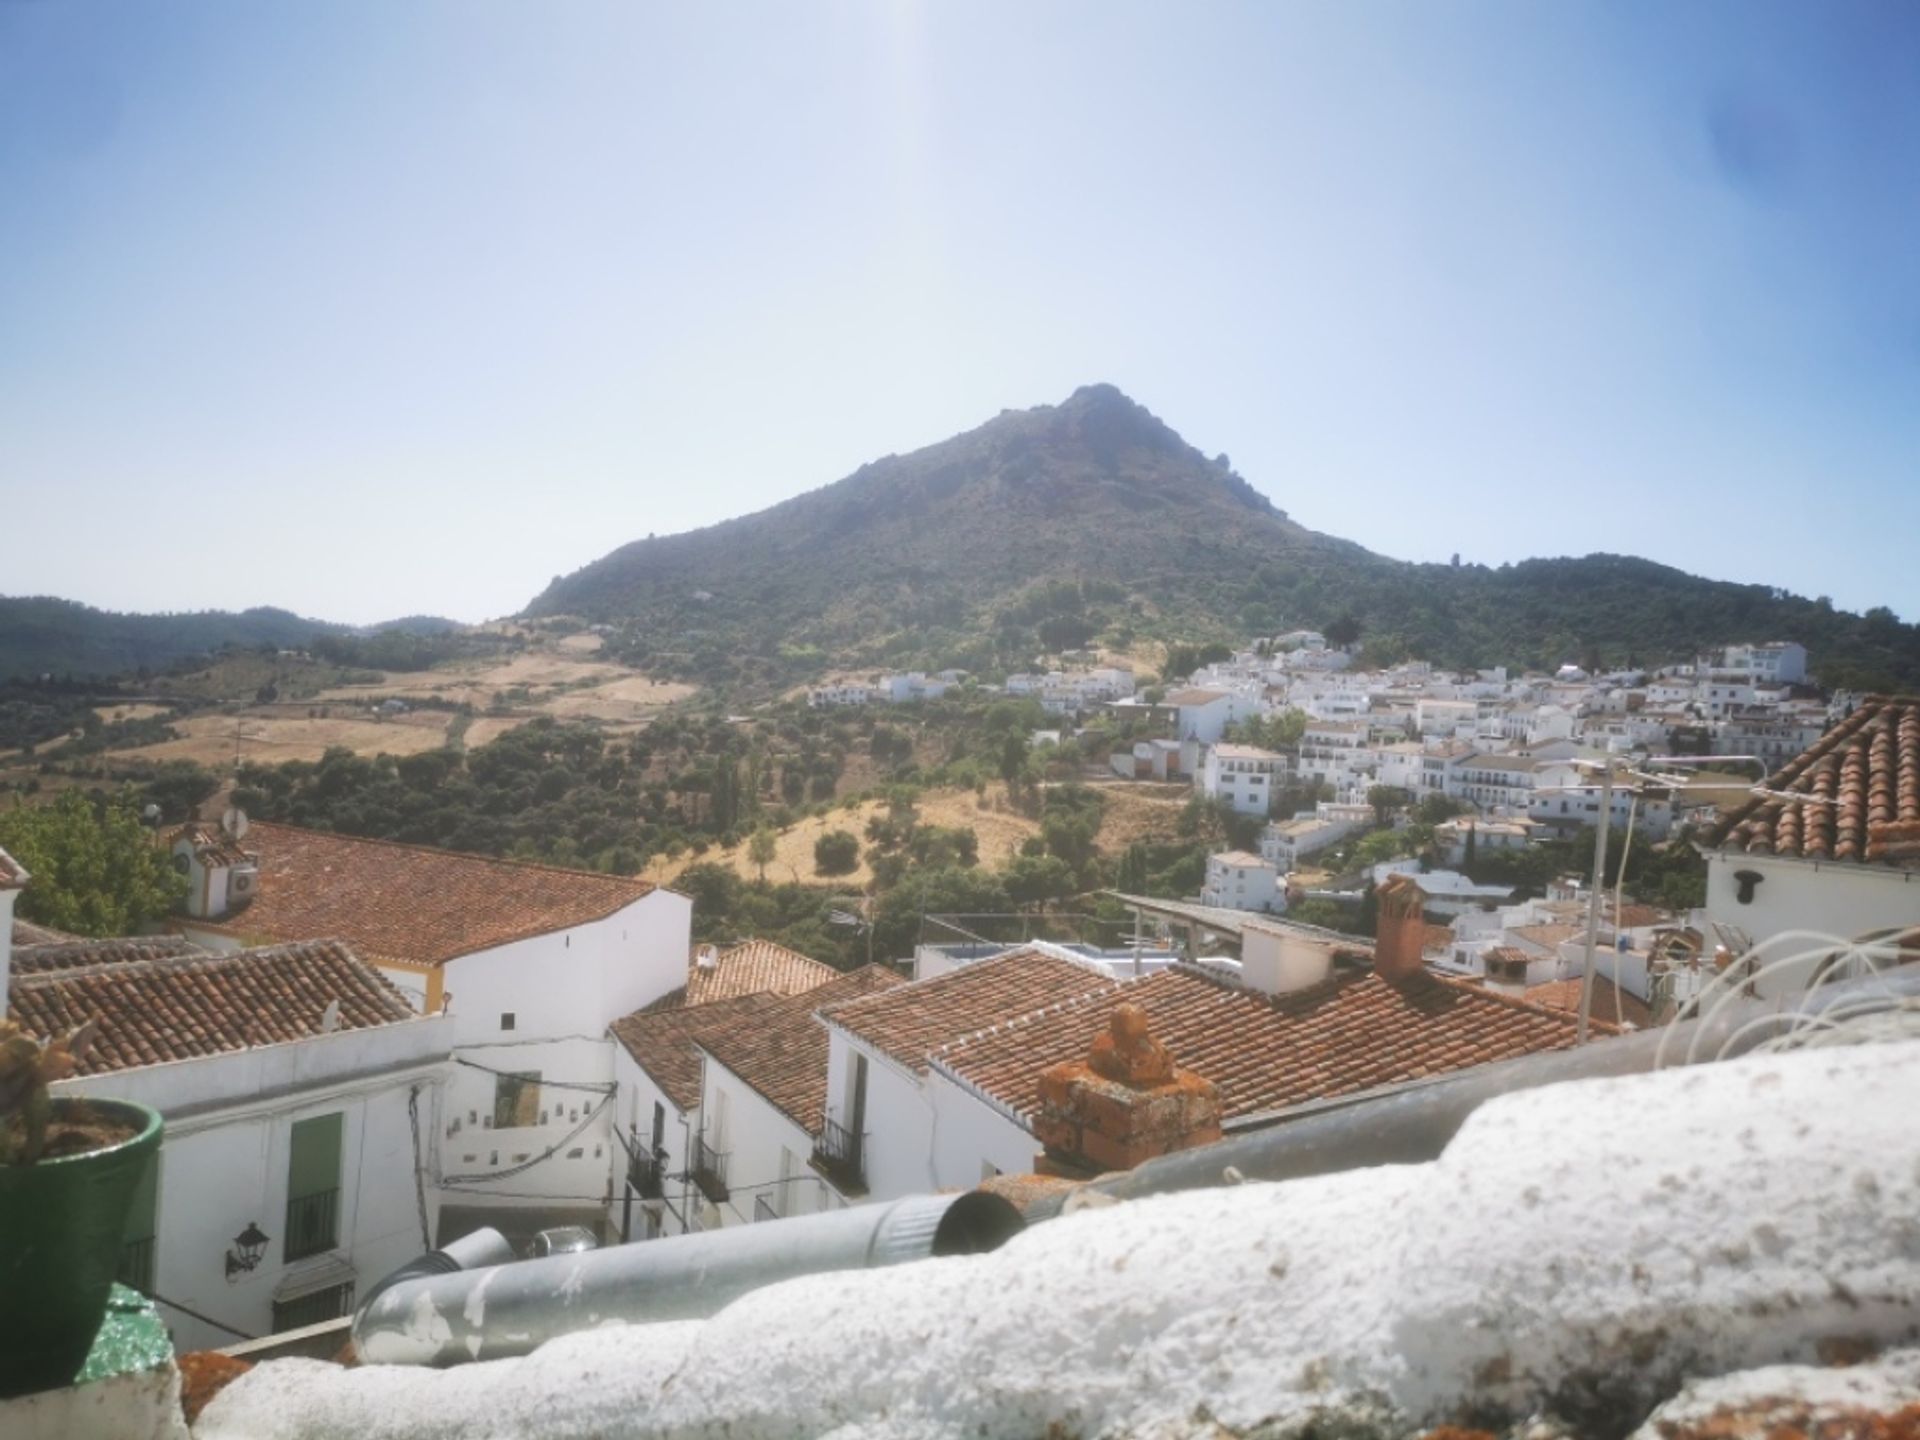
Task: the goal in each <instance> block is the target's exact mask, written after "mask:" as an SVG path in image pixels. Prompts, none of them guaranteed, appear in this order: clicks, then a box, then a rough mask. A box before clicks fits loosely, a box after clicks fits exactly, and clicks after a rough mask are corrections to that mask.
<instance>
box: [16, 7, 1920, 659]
mask: <svg viewBox="0 0 1920 1440" xmlns="http://www.w3.org/2000/svg"><path fill="white" fill-rule="evenodd" d="M0 185H3V186H4V187H5V193H6V194H7V195H8V197H9V200H10V202H11V203H10V204H9V205H8V206H7V207H6V208H5V210H4V211H0V504H4V511H3V512H0V513H4V515H5V517H6V524H5V531H6V533H7V534H8V535H9V536H10V537H22V536H24V537H30V540H29V543H27V544H25V545H22V544H20V543H19V542H18V541H17V540H16V543H15V544H14V545H13V546H10V547H9V550H8V554H7V559H6V562H5V569H4V571H0V593H5V594H10V595H24V594H53V595H58V596H62V597H64V598H70V599H75V600H80V601H83V602H86V603H88V604H94V605H99V606H102V607H104V608H110V609H116V610H138V611H161V610H168V611H182V610H199V609H209V608H220V609H236V610H237V609H243V608H247V607H249V606H252V605H263V604H264V605H275V606H280V607H283V608H286V609H290V610H294V611H297V612H299V613H301V614H305V615H309V616H312V617H314V618H317V619H325V620H339V621H345V622H349V623H369V622H374V621H379V620H385V619H391V618H394V617H397V616H402V615H407V614H445V615H448V616H450V617H452V618H455V619H460V620H479V619H483V618H489V617H492V616H497V615H503V614H508V613H512V612H514V611H517V610H518V609H519V608H521V607H522V606H524V605H525V604H526V603H527V602H528V601H529V600H531V599H532V598H533V597H534V595H536V594H537V593H538V592H539V591H540V590H541V589H542V588H543V587H544V586H545V585H546V584H547V582H548V580H549V579H550V578H551V577H552V576H553V575H555V574H558V573H565V572H569V571H572V570H575V569H577V568H579V567H580V566H582V565H584V564H587V563H588V562H590V561H592V560H594V559H596V558H598V557H599V556H600V555H602V554H604V553H606V552H607V551H608V550H611V549H613V548H615V547H616V546H618V545H620V544H624V543H626V542H628V541H630V540H636V539H640V538H643V537H645V536H646V535H648V534H649V533H657V534H668V533H676V532H679V531H684V530H688V529H694V528H698V527H699V526H702V525H706V524H711V523H715V522H718V521H721V520H724V519H728V518H731V517H733V516H735V515H739V514H745V513H749V512H752V511H757V510H761V509H764V508H766V507H767V506H769V505H771V504H774V503H777V502H778V501H780V500H782V499H786V498H788V497H790V496H792V495H794V494H798V493H801V492H803V491H806V490H811V489H814V488H817V487H819V486H821V485H824V484H827V483H829V482H831V481H833V480H836V479H839V478H842V477H843V476H845V475H848V474H850V473H852V472H853V471H854V470H856V469H857V468H858V467H859V466H860V465H861V464H863V463H865V462H867V461H869V460H873V459H877V458H879V457H880V456H882V455H885V454H888V453H905V452H907V451H910V450H914V449H918V448H920V447H922V446H924V445H928V444H933V443H937V442H938V441H940V440H943V439H945V438H947V437H949V436H951V435H954V434H958V433H961V432H963V431H966V430H969V429H972V428H974V427H975V426H977V425H979V424H981V423H984V422H985V421H986V420H988V419H990V418H991V417H992V416H993V415H995V414H996V413H998V412H999V411H1000V410H1002V409H1008V408H1012V409H1022V408H1027V407H1030V406H1033V405H1038V404H1057V403H1059V402H1060V401H1061V400H1063V399H1065V398H1066V396H1067V395H1068V394H1070V393H1071V392H1072V391H1073V390H1074V389H1075V388H1077V387H1079V386H1081V385H1084V384H1090V383H1096V382H1107V383H1112V384H1115V385H1117V386H1119V387H1120V388H1121V389H1122V390H1124V391H1125V392H1126V393H1127V394H1128V395H1130V396H1131V397H1132V398H1133V399H1135V400H1137V401H1138V402H1140V403H1141V404H1143V405H1145V406H1146V407H1147V408H1148V409H1150V410H1151V411H1153V412H1154V413H1155V414H1156V415H1157V416H1159V417H1160V418H1161V419H1162V420H1164V421H1165V422H1166V423H1167V424H1169V425H1170V426H1172V427H1173V428H1174V429H1175V430H1177V431H1179V432H1180V433H1181V434H1182V435H1183V436H1184V437H1185V438H1186V439H1187V440H1188V441H1189V442H1191V443H1192V444H1193V445H1195V446H1196V447H1198V448H1199V449H1201V450H1203V451H1205V452H1206V453H1208V454H1213V453H1216V452H1220V451H1225V452H1227V453H1228V454H1230V455H1231V456H1232V458H1233V462H1234V465H1235V468H1236V469H1237V470H1238V471H1239V472H1240V473H1241V474H1242V475H1244V476H1245V477H1246V478H1247V480H1248V481H1249V482H1250V483H1251V484H1252V485H1253V486H1254V487H1255V488H1256V489H1258V490H1259V491H1261V492H1262V493H1263V494H1266V495H1268V496H1269V497H1271V498H1272V500H1273V501H1274V503H1275V504H1276V505H1278V506H1279V507H1281V508H1282V509H1284V510H1286V511H1287V512H1288V513H1289V514H1290V515H1291V516H1292V517H1293V518H1294V519H1296V520H1298V521H1299V522H1301V523H1302V524H1305V525H1309V526H1311V527H1313V528H1314V529H1317V530H1322V531H1326V532H1329V533H1331V534H1334V535H1338V536H1341V537H1343V538H1346V539H1351V540H1354V541H1357V542H1359V543H1360V544H1362V545H1365V546H1367V547H1368V548H1369V549H1373V550H1376V551H1378V552H1380V553H1382V554H1386V555H1390V556H1394V557H1396V558H1400V559H1408V560H1420V561H1445V560H1446V559H1447V558H1448V557H1449V556H1450V555H1451V554H1452V553H1454V552H1456V551H1457V552H1459V554H1460V555H1461V557H1462V559H1463V560H1465V561H1469V562H1478V563H1485V564H1490V565H1498V564H1501V563H1504V562H1508V561H1517V560H1521V559H1526V558H1531V557H1535V556H1548V555H1562V554H1576V555H1577V554H1585V553H1589V552H1592V551H1602V550H1603V551H1617V552H1625V553H1633V554H1640V555H1645V556H1647V557H1648V558H1650V559H1654V560H1657V561H1661V562H1663V563H1667V564H1671V565H1676V566H1678V567H1680V568H1682V569H1685V570H1688V571H1692V572H1694V573H1698V574H1703V575H1708V576H1712V577H1715V578H1722V579H1730V580H1737V581H1743V582H1753V583H1765V584H1771V585H1778V586H1783V587H1786V588H1788V589H1790V590H1793V591H1795V592H1796V593H1801V594H1807V595H1817V594H1826V595H1830V596H1832V598H1833V599H1834V601H1835V602H1836V603H1837V604H1839V605H1841V606H1842V607H1844V608H1847V609H1851V610H1861V609H1865V608H1867V607H1870V606H1873V605H1888V606H1891V607H1892V608H1893V609H1894V610H1896V611H1897V612H1898V613H1900V614H1901V615H1902V616H1903V617H1904V618H1908V619H1913V618H1916V617H1920V578H1916V577H1915V575H1914V574H1913V572H1912V569H1911V566H1910V564H1909V563H1908V560H1907V555H1906V551H1907V548H1908V546H1907V538H1908V537H1909V536H1910V535H1912V534H1913V533H1916V531H1920V483H1915V482H1916V481H1920V475H1916V474H1915V469H1916V457H1920V199H1916V197H1920V12H1915V11H1913V10H1912V9H1911V8H1909V7H1904V6H1901V5H1896V4H1890V3H1889V4H1875V3H1865V0H1863V3H1854V4H1843V5H1836V6H1833V7H1826V8H1823V9H1821V10H1819V11H1817V12H1812V11H1807V10H1805V9H1803V8H1801V7H1795V6H1790V5H1775V4H1700V5H1695V6H1690V7H1687V8H1685V9H1683V10H1675V9H1672V8H1669V7H1660V6H1654V5H1650V4H1643V5H1622V6H1605V5H1583V6H1573V5H1568V6H1561V7H1551V8H1549V7H1539V6H1531V5H1522V4H1515V3H1485V4H1480V5H1476V6H1473V7H1470V8H1468V7H1459V8H1454V9H1449V10H1445V11H1442V10H1437V9H1434V8H1431V7H1422V6H1415V5H1411V4H1407V5H1397V4H1385V3H1382V4H1377V5H1369V6H1366V7H1341V8H1338V9H1334V8H1331V7H1328V8H1315V7H1308V6H1305V5H1297V6H1289V7H1283V8H1275V7H1254V6H1240V5H1225V4H1222V5H1212V6H1205V7H1171V6H1141V5H1129V4H1121V5H1093V4H1084V3H1072V4H1061V5H1058V6H1050V7H1046V8H1044V9H1041V10H1032V9H1027V8H1023V7H1016V6H1012V5H1006V4H988V5H982V6H972V7H967V8H965V9H959V8H936V7H932V6H928V5H922V4H915V3H902V4H899V5H893V6H887V7H872V8H867V7H857V6H825V7H808V8H806V9H798V8H790V7H779V6H772V5H749V6H745V7H742V8H739V9H733V10H729V11H726V12H711V11H706V10H702V11H697V12H696V11H676V10H666V9H652V8H645V9H642V8H628V7H619V6H611V5H607V6H599V5H581V6H573V7H568V8H567V9H565V10H563V11H551V10H531V9H524V8H519V7H512V6H505V5H486V4H473V5H451V4H445V5H442V4H423V5H408V6H394V5H388V4H373V3H365V0H358V3H349V0H342V3H338V4H334V5H330V6H327V7H324V8H323V7H311V8H293V7H271V8H269V7H256V6H248V5H243V4H238V3H231V0H205V3H181V4H171V5H148V6H133V5H116V4H101V5H97V6H89V7H76V6H57V5H42V6H35V5H15V6H5V7H0Z"/></svg>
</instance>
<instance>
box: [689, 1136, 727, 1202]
mask: <svg viewBox="0 0 1920 1440" xmlns="http://www.w3.org/2000/svg"><path fill="white" fill-rule="evenodd" d="M731 1156H732V1152H731V1151H727V1150H715V1149H714V1148H713V1146H711V1145H709V1144H708V1143H707V1137H706V1136H704V1135H696V1136H694V1137H693V1157H692V1158H693V1165H692V1167H691V1168H692V1170H693V1183H694V1184H695V1185H698V1186H699V1187H700V1193H701V1194H702V1195H704V1196H706V1197H707V1199H709V1200H711V1201H712V1202H713V1203H714V1204H716V1205H718V1204H719V1203H720V1202H721V1201H723V1200H725V1199H726V1198H727V1194H728V1191H727V1161H728V1160H729V1159H730V1158H731Z"/></svg>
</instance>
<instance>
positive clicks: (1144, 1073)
mask: <svg viewBox="0 0 1920 1440" xmlns="http://www.w3.org/2000/svg"><path fill="white" fill-rule="evenodd" d="M1033 1128H1034V1134H1035V1135H1037V1136H1038V1137H1039V1140H1040V1143H1041V1144H1042V1145H1044V1146H1045V1147H1046V1150H1045V1153H1043V1154H1042V1155H1041V1156H1040V1157H1039V1159H1038V1160H1037V1161H1036V1162H1035V1165H1034V1168H1035V1169H1036V1170H1037V1171H1038V1172H1039V1173H1040V1174H1042V1175H1057V1176H1064V1177H1066V1178H1069V1179H1083V1178H1086V1177H1089V1176H1092V1175H1097V1174H1100V1173H1102V1172H1103V1171H1108V1170H1131V1169H1132V1168H1133V1167H1134V1166H1136V1165H1138V1164H1140V1163H1141V1162H1142V1161H1145V1160H1151V1159H1153V1157H1154V1156H1156V1155H1167V1154H1171V1153H1172V1152H1173V1151H1175V1150H1186V1149H1189V1148H1191V1147H1192V1146H1195V1145H1207V1144H1211V1143H1212V1142H1213V1141H1215V1140H1218V1139H1219V1138H1220V1093H1219V1091H1218V1090H1217V1089H1215V1087H1214V1085H1213V1082H1212V1081H1210V1080H1203V1079H1201V1078H1200V1077H1199V1076H1198V1075H1195V1074H1194V1073H1193V1072H1191V1071H1189V1070H1182V1069H1181V1068H1180V1067H1179V1066H1177V1065H1175V1064H1174V1063H1173V1057H1172V1056H1171V1055H1169V1054H1168V1053H1167V1047H1166V1046H1164V1045H1162V1044H1161V1043H1160V1042H1159V1041H1158V1040H1155V1039H1154V1038H1153V1036H1152V1035H1150V1034H1149V1033H1148V1031H1147V1014H1146V1011H1144V1010H1142V1009H1141V1008H1140V1007H1139V1006H1138V1005H1134V1004H1130V1003H1128V1004H1121V1005H1118V1006H1116V1007H1115V1008H1114V1012H1113V1015H1112V1017H1111V1019H1109V1021H1108V1022H1107V1029H1106V1031H1105V1033H1103V1034H1101V1035H1100V1036H1099V1037H1098V1038H1096V1039H1095V1040H1094V1042H1093V1049H1092V1050H1091V1052H1089V1054H1088V1056H1087V1058H1086V1059H1085V1060H1074V1061H1069V1062H1067V1063H1066V1064H1062V1065H1054V1066H1052V1067H1050V1068H1049V1069H1047V1070H1044V1071H1042V1072H1041V1075H1040V1114H1039V1117H1038V1118H1037V1119H1036V1120H1035V1121H1034V1127H1033Z"/></svg>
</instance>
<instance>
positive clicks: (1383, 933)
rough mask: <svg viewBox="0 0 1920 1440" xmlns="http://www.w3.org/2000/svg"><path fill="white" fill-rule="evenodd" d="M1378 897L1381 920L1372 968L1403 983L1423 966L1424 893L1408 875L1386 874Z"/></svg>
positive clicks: (1391, 979) (1380, 975)
mask: <svg viewBox="0 0 1920 1440" xmlns="http://www.w3.org/2000/svg"><path fill="white" fill-rule="evenodd" d="M1377 898H1378V900H1379V902H1380V911H1379V913H1380V922H1379V926H1378V930H1377V933H1376V938H1375V940H1374V944H1373V970H1374V973H1375V974H1376V975H1378V976H1379V977H1380V978H1381V979H1382V980H1388V981H1391V982H1392V983H1393V984H1395V985H1400V984H1404V983H1405V982H1406V981H1408V980H1411V979H1412V978H1413V977H1414V976H1416V975H1419V974H1421V973H1423V972H1424V971H1425V969H1426V961H1425V959H1424V953H1423V952H1424V951H1425V949H1426V940H1427V917H1426V904H1427V897H1426V896H1425V894H1423V893H1422V892H1421V889H1420V882H1419V881H1417V880H1415V879H1414V878H1413V877H1412V876H1411V875H1389V876H1388V877H1387V879H1386V883H1385V884H1383V885H1382V886H1381V887H1380V889H1379V891H1378V892H1377Z"/></svg>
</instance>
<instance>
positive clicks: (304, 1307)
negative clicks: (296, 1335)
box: [273, 1280, 354, 1334]
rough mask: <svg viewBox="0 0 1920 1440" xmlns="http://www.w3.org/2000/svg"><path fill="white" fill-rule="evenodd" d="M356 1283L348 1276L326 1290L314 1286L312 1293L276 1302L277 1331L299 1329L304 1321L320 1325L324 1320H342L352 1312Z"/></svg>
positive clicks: (274, 1306)
mask: <svg viewBox="0 0 1920 1440" xmlns="http://www.w3.org/2000/svg"><path fill="white" fill-rule="evenodd" d="M353 1285H354V1282H353V1281H351V1280H349V1281H347V1282H346V1284H344V1285H334V1286H331V1287H329V1288H328V1289H325V1290H315V1291H314V1292H313V1293H312V1294H311V1295H301V1296H299V1297H298V1298H296V1299H293V1300H276V1301H274V1302H273V1329H274V1333H275V1334H278V1333H280V1332H281V1331H282V1330H298V1329H300V1327H301V1326H303V1325H318V1324H320V1323H321V1322H322V1321H325V1320H339V1319H342V1318H344V1317H346V1316H348V1315H351V1314H352V1313H353Z"/></svg>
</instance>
